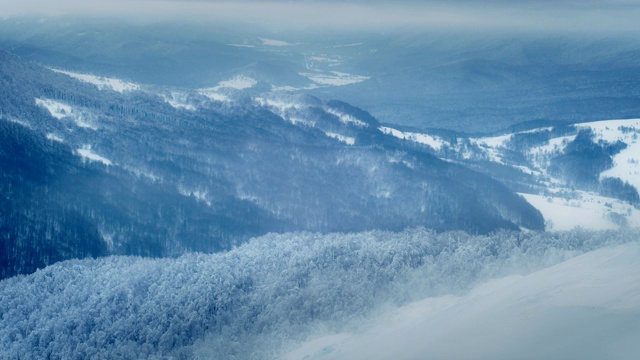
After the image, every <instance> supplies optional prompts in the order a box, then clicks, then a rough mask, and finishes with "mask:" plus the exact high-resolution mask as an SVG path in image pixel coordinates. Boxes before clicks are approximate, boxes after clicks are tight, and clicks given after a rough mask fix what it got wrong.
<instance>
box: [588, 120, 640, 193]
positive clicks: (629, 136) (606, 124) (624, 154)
mask: <svg viewBox="0 0 640 360" xmlns="http://www.w3.org/2000/svg"><path fill="white" fill-rule="evenodd" d="M576 127H578V128H590V129H591V131H592V132H593V134H594V141H595V142H598V141H606V142H608V143H610V144H614V143H616V142H617V141H622V142H624V143H625V144H627V148H626V149H623V150H622V151H620V153H618V154H616V155H614V156H613V167H612V168H611V169H609V170H606V171H604V172H602V174H600V177H601V178H604V177H615V178H619V179H622V180H623V181H626V182H628V183H629V184H631V185H633V186H634V187H635V188H636V190H638V191H640V141H639V139H638V137H640V119H630V120H607V121H596V122H591V123H582V124H577V125H576Z"/></svg>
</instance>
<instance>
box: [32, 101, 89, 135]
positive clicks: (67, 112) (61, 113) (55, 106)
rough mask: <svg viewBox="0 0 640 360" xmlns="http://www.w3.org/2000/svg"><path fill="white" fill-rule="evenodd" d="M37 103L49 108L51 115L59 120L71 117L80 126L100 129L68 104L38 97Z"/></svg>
mask: <svg viewBox="0 0 640 360" xmlns="http://www.w3.org/2000/svg"><path fill="white" fill-rule="evenodd" d="M36 104H37V105H38V106H42V107H44V108H45V109H47V110H49V113H50V114H51V116H53V117H54V118H56V119H58V120H62V119H71V120H73V122H75V124H76V125H77V126H78V127H81V128H85V129H91V130H97V129H98V128H97V127H95V126H94V125H92V124H90V123H88V122H86V121H85V119H84V116H83V115H82V114H81V113H79V112H78V111H74V109H73V108H72V107H71V106H69V105H67V104H64V103H61V102H59V101H55V100H51V99H36Z"/></svg>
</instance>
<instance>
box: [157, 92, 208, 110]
mask: <svg viewBox="0 0 640 360" xmlns="http://www.w3.org/2000/svg"><path fill="white" fill-rule="evenodd" d="M161 96H162V98H163V99H164V101H165V102H167V103H168V104H169V105H171V106H172V107H173V108H175V109H185V110H189V111H195V110H196V109H197V108H196V107H195V106H194V105H193V104H191V103H190V102H189V100H188V94H186V93H182V92H179V91H172V92H171V94H169V95H161ZM205 96H206V95H205Z"/></svg>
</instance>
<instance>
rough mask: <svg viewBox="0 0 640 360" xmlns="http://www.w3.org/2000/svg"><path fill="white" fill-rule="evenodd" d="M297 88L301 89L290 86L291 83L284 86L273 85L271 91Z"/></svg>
mask: <svg viewBox="0 0 640 360" xmlns="http://www.w3.org/2000/svg"><path fill="white" fill-rule="evenodd" d="M297 90H300V88H297V87H294V86H289V85H284V86H276V85H271V91H297Z"/></svg>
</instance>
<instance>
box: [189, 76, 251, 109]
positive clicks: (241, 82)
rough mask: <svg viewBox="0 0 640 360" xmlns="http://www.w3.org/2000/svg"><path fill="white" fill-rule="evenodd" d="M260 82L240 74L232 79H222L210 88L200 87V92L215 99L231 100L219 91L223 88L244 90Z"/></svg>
mask: <svg viewBox="0 0 640 360" xmlns="http://www.w3.org/2000/svg"><path fill="white" fill-rule="evenodd" d="M256 84H258V82H257V81H256V80H255V79H253V78H250V77H248V76H243V75H238V76H236V77H234V78H232V79H229V80H225V81H220V82H219V83H218V85H216V86H214V87H210V88H205V89H200V90H198V93H200V94H201V95H204V96H206V97H208V98H210V99H212V100H215V101H222V102H229V101H231V99H230V98H229V97H228V96H227V95H224V94H221V93H219V91H220V90H222V89H225V88H226V89H236V90H244V89H249V88H252V87H254V86H255V85H256Z"/></svg>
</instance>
